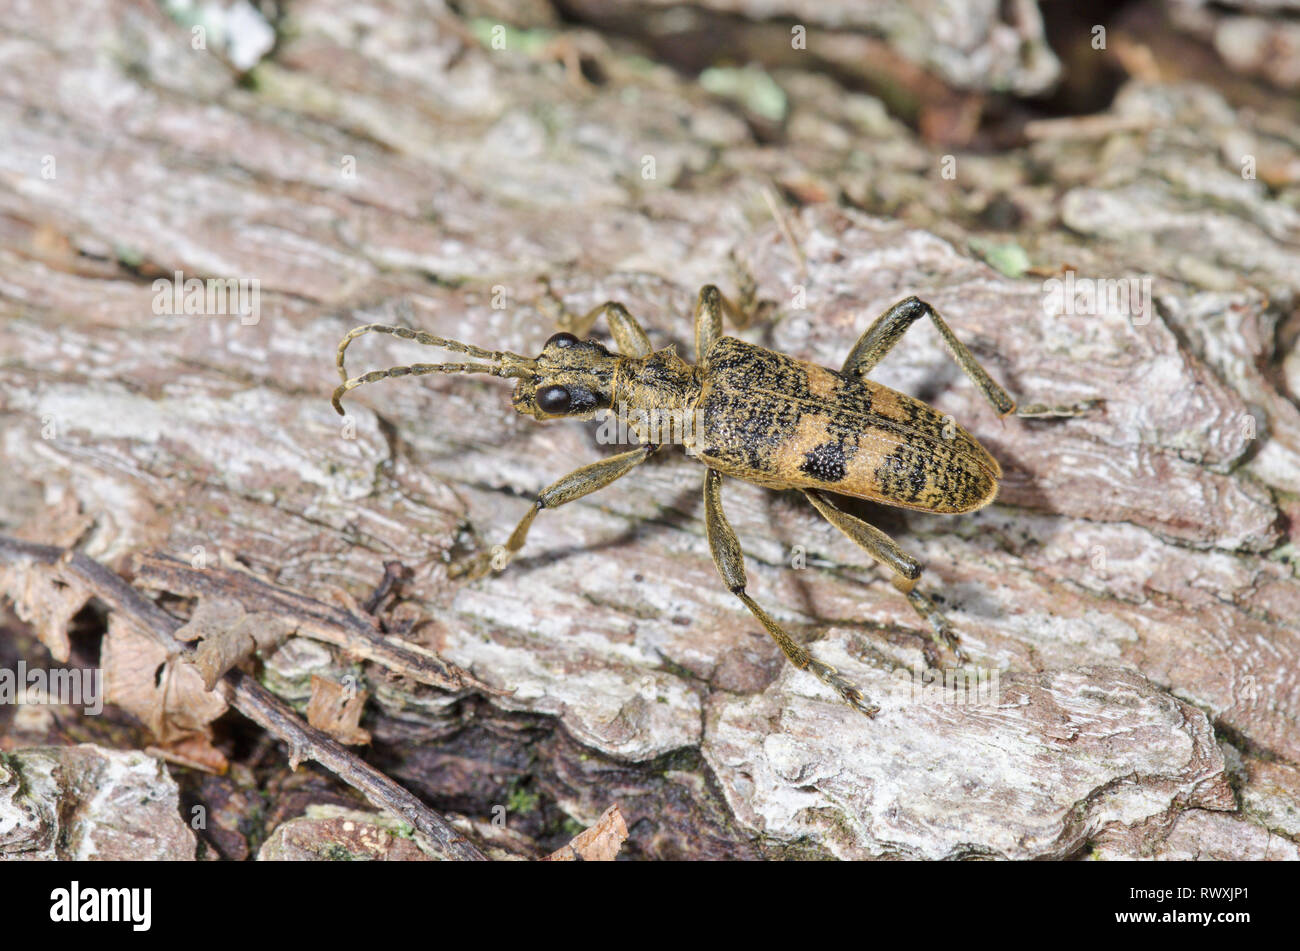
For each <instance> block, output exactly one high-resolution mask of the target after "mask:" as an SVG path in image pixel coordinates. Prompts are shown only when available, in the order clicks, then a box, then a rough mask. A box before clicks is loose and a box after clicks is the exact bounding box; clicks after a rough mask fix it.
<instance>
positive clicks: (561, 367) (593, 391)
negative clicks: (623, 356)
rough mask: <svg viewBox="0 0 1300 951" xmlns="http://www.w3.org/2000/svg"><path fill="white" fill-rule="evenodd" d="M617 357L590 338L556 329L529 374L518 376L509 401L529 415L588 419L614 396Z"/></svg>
mask: <svg viewBox="0 0 1300 951" xmlns="http://www.w3.org/2000/svg"><path fill="white" fill-rule="evenodd" d="M617 367H618V357H616V356H615V355H614V354H612V353H610V352H609V351H608V350H606V349H605V348H604V347H603V346H601V345H600V344H599V343H597V342H596V341H594V340H579V339H578V338H577V337H575V336H574V335H573V334H569V333H558V334H555V335H554V336H553V337H551V339H549V340H547V341H546V344H545V345H544V346H543V347H542V352H541V354H540V355H539V356H538V357H537V359H536V360H535V361H533V372H532V374H531V375H530V376H523V377H520V379H519V382H518V383H517V384H515V392H514V397H513V398H512V400H511V402H512V403H513V405H514V408H515V411H516V412H518V413H522V414H523V415H525V416H531V417H533V419H557V418H559V417H561V416H567V417H570V418H575V419H590V418H591V417H592V416H593V415H594V414H595V412H596V410H598V409H607V408H608V407H609V406H610V404H611V402H612V400H613V397H614V373H615V370H616V369H617Z"/></svg>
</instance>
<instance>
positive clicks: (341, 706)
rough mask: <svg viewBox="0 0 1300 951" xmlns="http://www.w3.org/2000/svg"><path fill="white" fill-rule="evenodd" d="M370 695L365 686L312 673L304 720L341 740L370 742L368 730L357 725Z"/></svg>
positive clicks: (353, 743) (353, 742)
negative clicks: (336, 681) (342, 682)
mask: <svg viewBox="0 0 1300 951" xmlns="http://www.w3.org/2000/svg"><path fill="white" fill-rule="evenodd" d="M369 697H370V693H369V692H368V691H366V690H361V689H359V688H357V687H355V686H352V685H350V684H339V683H335V682H334V681H332V680H326V679H325V678H324V677H317V676H316V675H315V674H313V675H312V678H311V699H310V700H308V701H307V722H308V723H310V724H311V725H312V726H314V727H316V729H318V730H324V731H325V732H326V733H328V734H330V735H331V736H333V737H334V738H335V739H337V740H338V741H339V742H340V743H347V744H349V745H352V746H356V745H360V744H364V743H369V742H370V734H369V733H368V732H366V731H365V730H363V729H361V727H360V726H358V725H357V724H358V723H360V721H361V714H362V712H363V711H364V710H365V708H366V700H368V699H369Z"/></svg>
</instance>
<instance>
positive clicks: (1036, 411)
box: [1015, 399, 1106, 419]
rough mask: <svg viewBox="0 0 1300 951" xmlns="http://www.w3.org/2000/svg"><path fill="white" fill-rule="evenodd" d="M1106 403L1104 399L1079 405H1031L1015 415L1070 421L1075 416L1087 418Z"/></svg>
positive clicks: (1019, 408)
mask: <svg viewBox="0 0 1300 951" xmlns="http://www.w3.org/2000/svg"><path fill="white" fill-rule="evenodd" d="M1105 402H1106V401H1105V400H1102V399H1094V400H1081V401H1080V402H1078V403H1068V404H1066V405H1064V406H1048V405H1046V404H1044V403H1030V404H1029V405H1028V406H1021V407H1018V408H1017V409H1016V411H1015V415H1016V416H1018V417H1020V418H1021V419H1070V418H1073V417H1075V416H1086V415H1087V414H1088V413H1091V412H1092V411H1093V410H1094V409H1096V408H1097V407H1098V406H1101V405H1102V404H1103V403H1105Z"/></svg>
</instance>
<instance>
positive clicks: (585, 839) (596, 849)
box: [542, 803, 627, 862]
mask: <svg viewBox="0 0 1300 951" xmlns="http://www.w3.org/2000/svg"><path fill="white" fill-rule="evenodd" d="M626 839H627V823H626V822H624V821H623V813H622V812H620V811H619V808H618V803H614V805H612V806H610V807H609V808H608V809H606V810H605V812H604V814H603V815H602V816H601V817H600V818H599V819H597V820H596V824H595V825H594V826H592V827H591V828H590V829H587V830H585V831H583V832H579V833H578V834H577V835H576V836H574V837H573V839H572V840H571V841H570V842H569V844H568V845H566V846H564V847H563V848H561V849H557V850H556V851H554V852H552V853H551V854H550V855H548V856H546V858H544V859H542V861H543V862H612V861H614V857H615V856H617V855H618V850H619V849H621V848H622V847H623V842H624V841H625V840H626Z"/></svg>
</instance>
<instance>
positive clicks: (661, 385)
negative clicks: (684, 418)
mask: <svg viewBox="0 0 1300 951" xmlns="http://www.w3.org/2000/svg"><path fill="white" fill-rule="evenodd" d="M700 383H701V375H700V369H699V367H694V366H691V365H690V364H689V363H687V362H686V361H685V360H683V359H682V358H681V357H679V356H677V350H676V348H675V347H666V348H665V349H663V350H656V351H655V352H654V353H652V354H650V356H648V357H639V358H638V357H624V358H622V360H621V361H620V363H619V368H618V372H617V374H616V375H615V377H614V392H613V409H614V411H615V412H623V413H628V414H633V413H645V412H649V413H686V412H688V411H690V410H692V409H694V407H695V403H696V401H697V400H698V399H699V396H700Z"/></svg>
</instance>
